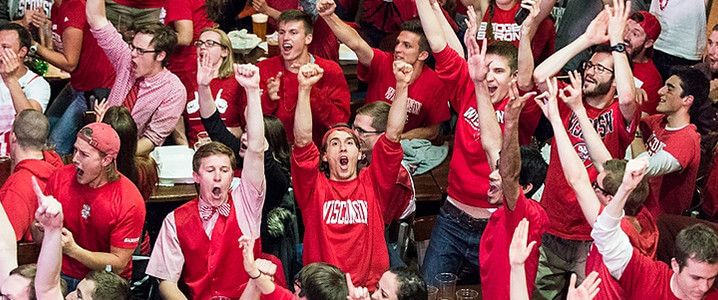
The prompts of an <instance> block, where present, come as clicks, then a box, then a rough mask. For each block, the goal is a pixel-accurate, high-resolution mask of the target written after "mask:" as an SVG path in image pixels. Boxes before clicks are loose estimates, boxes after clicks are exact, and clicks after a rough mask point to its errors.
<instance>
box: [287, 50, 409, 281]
mask: <svg viewBox="0 0 718 300" xmlns="http://www.w3.org/2000/svg"><path fill="white" fill-rule="evenodd" d="M412 70H413V69H412V67H411V65H409V64H407V63H405V62H403V61H394V76H395V78H396V82H397V84H396V90H397V92H396V97H395V99H394V102H393V103H392V107H391V109H390V110H389V118H388V121H387V126H386V132H385V133H384V134H383V135H382V136H381V137H379V140H378V141H377V142H376V144H375V145H374V150H373V154H372V163H371V164H370V165H369V166H368V167H366V168H364V169H362V170H361V171H359V169H358V166H357V164H358V161H359V159H360V156H361V152H360V151H359V139H358V138H357V136H356V135H355V133H354V131H353V130H351V129H350V128H349V127H334V128H332V129H330V130H329V131H328V132H327V133H326V134H325V135H324V137H323V139H322V148H321V150H320V149H318V148H317V146H316V145H315V144H314V143H313V142H312V110H311V106H310V101H309V99H310V93H311V90H312V85H314V84H315V83H317V82H318V81H319V80H320V79H321V77H322V75H323V72H324V70H323V69H321V68H320V67H319V66H317V65H315V64H306V65H304V66H302V67H301V68H300V69H299V73H298V74H297V76H298V81H299V99H298V102H297V108H296V111H295V118H294V148H293V150H292V154H293V155H292V161H291V162H292V180H293V186H294V195H295V198H296V199H297V203H298V204H299V208H300V209H301V210H302V217H303V218H304V224H305V225H306V233H305V234H304V237H305V239H304V264H305V265H307V264H310V263H314V262H326V263H329V264H332V265H335V266H337V267H339V268H340V269H342V270H343V271H345V272H347V273H349V274H351V277H352V279H353V282H354V284H355V285H357V286H366V287H368V288H369V289H370V290H374V289H375V288H376V284H377V282H378V280H379V277H381V275H382V273H383V272H384V271H386V270H387V269H388V267H389V256H388V254H387V248H386V242H385V241H384V220H383V217H382V212H383V211H384V210H385V209H388V208H389V207H390V206H391V205H395V204H394V203H393V201H395V200H396V199H391V197H387V195H390V194H391V190H392V189H393V188H394V185H395V183H396V178H397V176H398V172H399V169H400V168H401V159H402V156H403V151H402V149H401V145H400V144H399V140H400V139H401V133H402V131H403V129H404V121H405V120H406V103H407V98H408V97H407V95H408V83H409V80H410V78H411V73H412ZM320 151H321V152H320ZM322 171H324V173H322ZM367 258H371V259H367Z"/></svg>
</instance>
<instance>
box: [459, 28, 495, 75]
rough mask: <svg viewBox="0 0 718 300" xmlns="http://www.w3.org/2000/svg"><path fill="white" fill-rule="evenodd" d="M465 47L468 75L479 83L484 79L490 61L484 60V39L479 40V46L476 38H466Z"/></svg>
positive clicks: (485, 46) (485, 47)
mask: <svg viewBox="0 0 718 300" xmlns="http://www.w3.org/2000/svg"><path fill="white" fill-rule="evenodd" d="M465 42H466V49H467V51H468V54H467V55H468V57H467V59H466V62H467V64H468V67H469V76H470V77H471V80H473V81H474V83H479V82H482V81H484V80H486V74H488V73H489V65H490V64H491V62H490V61H487V60H486V49H487V48H488V47H487V45H486V43H487V41H486V40H485V39H484V40H482V41H481V48H479V43H478V42H477V41H476V39H472V38H466V39H465Z"/></svg>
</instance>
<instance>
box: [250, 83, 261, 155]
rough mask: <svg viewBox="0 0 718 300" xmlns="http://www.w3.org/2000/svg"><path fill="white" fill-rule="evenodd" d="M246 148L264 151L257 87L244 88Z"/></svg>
mask: <svg viewBox="0 0 718 300" xmlns="http://www.w3.org/2000/svg"><path fill="white" fill-rule="evenodd" d="M246 94H247V150H249V151H254V152H261V153H264V143H265V142H264V119H263V115H262V103H261V100H260V99H259V97H260V95H259V94H260V90H259V88H249V89H246Z"/></svg>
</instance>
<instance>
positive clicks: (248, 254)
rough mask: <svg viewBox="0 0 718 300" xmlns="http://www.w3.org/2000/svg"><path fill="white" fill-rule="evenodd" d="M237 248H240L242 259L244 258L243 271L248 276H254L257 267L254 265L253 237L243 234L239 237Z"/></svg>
mask: <svg viewBox="0 0 718 300" xmlns="http://www.w3.org/2000/svg"><path fill="white" fill-rule="evenodd" d="M238 241H239V248H242V259H243V260H244V262H243V264H244V271H246V272H247V274H249V276H252V277H256V276H255V275H253V274H257V273H258V271H257V267H256V266H255V265H254V239H252V238H251V237H249V236H246V235H243V236H241V237H240V238H239V240H238Z"/></svg>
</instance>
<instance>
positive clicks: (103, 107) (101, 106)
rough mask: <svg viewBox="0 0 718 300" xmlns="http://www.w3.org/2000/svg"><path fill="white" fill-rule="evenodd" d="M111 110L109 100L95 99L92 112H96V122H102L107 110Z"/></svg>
mask: <svg viewBox="0 0 718 300" xmlns="http://www.w3.org/2000/svg"><path fill="white" fill-rule="evenodd" d="M108 108H110V107H109V105H108V104H107V98H103V99H102V100H101V101H99V102H98V101H97V99H95V105H94V106H93V108H92V110H94V111H95V122H102V119H104V118H105V113H107V109H108Z"/></svg>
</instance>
